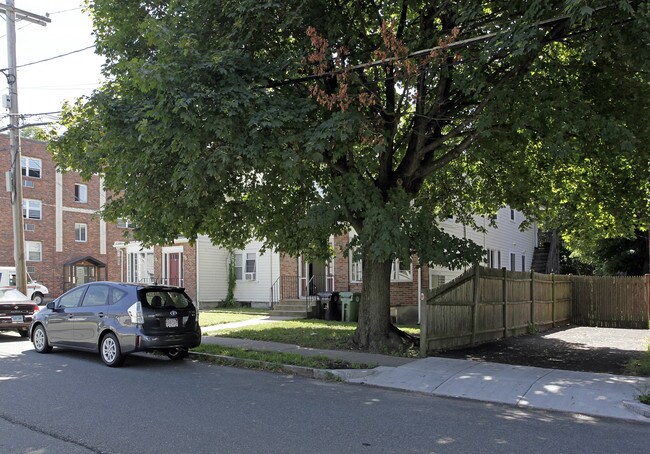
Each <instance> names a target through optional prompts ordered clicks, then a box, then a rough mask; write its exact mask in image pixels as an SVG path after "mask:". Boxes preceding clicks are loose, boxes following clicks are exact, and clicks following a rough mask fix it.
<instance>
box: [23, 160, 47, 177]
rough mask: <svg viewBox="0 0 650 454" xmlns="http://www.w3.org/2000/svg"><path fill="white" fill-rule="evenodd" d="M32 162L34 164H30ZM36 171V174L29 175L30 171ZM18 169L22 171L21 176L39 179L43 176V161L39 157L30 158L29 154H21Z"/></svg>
mask: <svg viewBox="0 0 650 454" xmlns="http://www.w3.org/2000/svg"><path fill="white" fill-rule="evenodd" d="M30 163H33V164H34V165H30ZM32 170H34V171H38V176H36V175H30V174H29V172H30V171H32ZM20 171H21V172H22V175H23V177H28V178H38V179H39V180H40V179H41V178H42V177H43V161H42V160H41V159H39V158H30V157H29V156H22V157H21V158H20Z"/></svg>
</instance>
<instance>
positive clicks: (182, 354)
mask: <svg viewBox="0 0 650 454" xmlns="http://www.w3.org/2000/svg"><path fill="white" fill-rule="evenodd" d="M165 353H166V354H167V356H169V359H171V360H174V361H178V360H180V359H183V358H187V355H188V352H187V349H186V348H172V349H171V350H167V351H166V352H165Z"/></svg>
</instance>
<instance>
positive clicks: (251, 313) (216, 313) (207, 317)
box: [199, 307, 269, 327]
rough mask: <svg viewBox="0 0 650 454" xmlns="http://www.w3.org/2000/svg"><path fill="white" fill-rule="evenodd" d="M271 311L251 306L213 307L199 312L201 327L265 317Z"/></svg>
mask: <svg viewBox="0 0 650 454" xmlns="http://www.w3.org/2000/svg"><path fill="white" fill-rule="evenodd" d="M268 314H269V311H265V310H260V309H250V308H241V307H238V308H233V309H225V308H224V309H211V310H206V311H201V312H200V313H199V325H201V327H205V326H212V325H221V324H223V323H234V322H243V321H245V320H251V319H254V318H260V317H264V316H266V315H268Z"/></svg>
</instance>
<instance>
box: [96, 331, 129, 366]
mask: <svg viewBox="0 0 650 454" xmlns="http://www.w3.org/2000/svg"><path fill="white" fill-rule="evenodd" d="M99 354H100V356H101V357H102V361H104V364H106V365H107V366H108V367H119V366H121V365H122V364H124V355H123V354H122V350H121V349H120V343H119V341H118V340H117V337H115V334H113V333H108V334H107V335H106V336H104V337H103V338H102V342H101V344H100V345H99Z"/></svg>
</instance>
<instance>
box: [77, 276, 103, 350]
mask: <svg viewBox="0 0 650 454" xmlns="http://www.w3.org/2000/svg"><path fill="white" fill-rule="evenodd" d="M109 290H110V287H109V286H108V285H105V284H90V285H88V290H86V293H85V294H84V297H83V299H82V301H81V304H80V305H79V307H77V308H76V309H75V324H74V339H75V340H74V341H75V344H76V346H77V347H79V348H84V349H88V350H94V349H96V348H97V345H98V342H99V332H100V329H101V326H102V325H103V323H104V317H105V316H106V315H107V312H108V295H109Z"/></svg>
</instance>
